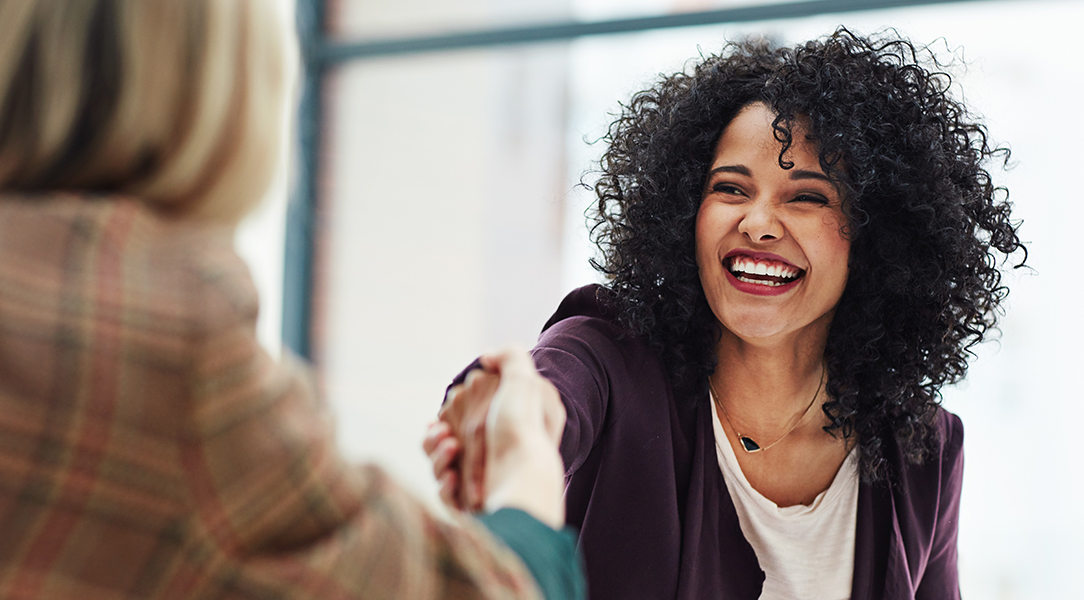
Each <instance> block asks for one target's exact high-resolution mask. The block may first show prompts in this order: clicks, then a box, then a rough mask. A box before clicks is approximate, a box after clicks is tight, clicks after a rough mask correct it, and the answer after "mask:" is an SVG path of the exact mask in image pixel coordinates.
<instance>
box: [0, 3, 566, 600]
mask: <svg viewBox="0 0 1084 600" xmlns="http://www.w3.org/2000/svg"><path fill="white" fill-rule="evenodd" d="M275 6H277V3H274V2H269V1H261V0H184V1H181V0H172V1H170V0H141V1H136V0H130V1H125V0H81V1H79V2H72V1H71V0H2V1H0V540H3V541H2V543H0V597H3V598H39V597H49V598H81V599H96V598H110V599H116V598H225V597H230V598H233V597H245V598H251V597H258V598H264V597H274V598H293V597H306V598H309V597H320V598H437V597H442V598H444V597H446V598H535V597H538V596H539V592H540V591H542V592H544V593H545V594H546V595H547V596H549V597H558V596H562V595H563V594H568V595H570V596H574V595H575V594H576V593H582V583H581V582H580V581H579V580H578V579H577V578H578V576H579V575H578V571H577V569H578V567H577V566H576V562H575V556H574V549H573V542H572V540H571V539H570V537H569V534H568V533H567V532H562V531H559V528H560V526H561V525H562V523H563V518H564V515H563V506H562V503H561V487H562V477H561V466H560V458H559V456H558V455H557V451H556V442H555V439H554V434H553V433H551V432H552V431H554V430H555V428H556V431H559V430H560V427H561V424H562V423H563V413H562V412H561V407H560V402H559V400H557V398H556V393H555V391H554V390H553V389H552V388H547V387H545V386H538V385H537V384H536V383H532V382H534V381H535V380H533V379H531V378H530V376H531V375H532V374H533V373H534V371H533V369H534V367H533V365H532V364H531V363H530V361H529V360H528V359H527V358H526V357H525V355H523V354H516V353H505V354H503V355H500V356H495V357H492V358H490V359H489V362H488V363H487V367H488V368H489V370H490V371H491V372H492V373H491V374H490V375H488V376H484V377H474V378H473V379H472V382H471V384H470V385H468V386H467V388H466V391H467V392H471V393H473V389H474V387H477V386H480V385H483V384H485V385H489V386H492V385H495V384H496V382H497V380H498V377H499V381H500V387H499V388H498V391H497V397H498V398H499V399H500V398H503V399H504V400H500V401H499V402H498V403H497V404H496V405H495V406H497V408H496V409H495V410H493V411H491V413H490V415H489V418H490V423H491V425H492V427H493V431H492V432H490V433H489V434H488V435H490V437H491V439H492V441H493V443H492V444H491V445H490V447H491V448H493V451H492V452H490V454H489V455H487V460H492V461H493V464H494V465H497V468H496V469H494V471H495V475H494V476H493V477H491V478H490V479H488V480H487V482H486V488H487V489H486V492H487V494H488V504H487V508H488V509H489V512H490V513H492V514H489V515H488V516H486V517H484V518H483V519H484V520H485V522H486V524H487V525H488V526H489V527H490V529H492V530H493V531H494V532H496V533H497V534H498V535H499V536H501V537H503V538H504V539H505V540H506V541H508V543H509V545H511V546H513V547H514V548H516V549H517V552H519V553H520V554H522V555H523V558H524V561H523V562H521V561H520V560H518V559H517V558H516V556H515V555H514V554H513V553H512V552H509V551H508V549H507V548H506V547H503V546H502V545H500V544H498V543H496V542H495V541H494V539H493V537H492V536H490V535H489V533H487V532H486V530H485V528H483V527H481V526H479V525H478V524H477V523H476V522H468V520H467V519H461V518H458V517H455V520H456V521H457V522H455V523H448V522H445V521H442V520H438V519H435V518H434V517H433V516H431V515H429V514H428V513H427V512H426V511H425V510H424V509H423V508H422V507H421V506H420V505H419V503H418V502H416V501H415V500H413V499H412V498H410V497H409V496H408V495H406V494H404V493H403V492H402V491H400V490H399V488H397V487H396V485H395V484H394V483H393V482H392V481H391V480H390V479H389V478H388V477H387V476H386V475H385V474H384V473H383V472H381V471H380V470H379V469H377V468H375V467H361V468H357V467H352V466H350V465H347V464H345V463H344V462H343V461H342V460H341V459H340V457H339V456H338V455H337V454H336V451H335V447H334V442H333V440H332V438H331V428H330V422H329V420H328V417H327V413H326V409H325V408H324V407H323V406H322V404H321V403H320V402H319V401H318V400H317V399H316V396H315V395H314V393H313V389H312V386H311V385H310V383H309V378H308V375H307V373H306V371H305V369H304V368H303V367H302V366H300V365H298V364H295V363H293V362H291V361H289V360H287V361H286V362H285V364H278V363H276V362H274V361H273V360H272V359H271V358H269V357H268V355H267V354H266V353H264V351H263V350H261V348H260V346H259V345H258V344H257V342H256V338H255V328H254V326H255V319H256V312H257V298H256V294H255V289H254V287H253V285H252V282H251V280H250V278H249V275H248V272H247V270H246V268H245V265H244V264H243V263H242V261H241V260H240V259H239V258H238V256H237V255H236V254H235V253H234V251H233V249H232V228H233V225H234V224H235V223H236V221H237V220H238V218H239V217H241V216H242V215H244V214H245V212H246V211H247V210H248V209H249V208H250V207H251V206H252V205H253V204H254V203H255V202H256V201H257V200H258V199H259V198H260V197H261V196H262V195H263V194H264V191H265V188H266V187H267V184H268V181H269V179H270V176H271V172H272V169H273V167H274V165H275V162H276V158H277V153H278V152H279V148H280V141H281V140H280V135H281V132H280V123H281V120H282V119H281V116H282V115H283V111H284V110H285V99H286V97H287V89H288V87H289V82H290V79H291V63H292V62H293V61H292V57H291V56H290V51H291V49H292V45H291V42H290V39H289V36H287V35H286V33H285V32H286V29H285V25H284V22H283V20H282V15H280V14H279V13H278V12H277V9H276V8H275ZM515 509H522V510H515ZM532 548H534V549H535V550H534V551H533V552H532V550H531V549H532ZM539 548H540V549H542V551H538V550H537V549H539ZM524 562H526V563H527V566H528V567H529V568H530V569H531V570H533V572H534V573H535V574H536V575H537V576H538V577H537V579H538V583H539V584H540V585H536V582H535V579H536V578H532V577H531V575H530V574H529V571H528V570H527V569H525V568H524ZM577 585H579V586H580V590H581V591H580V592H577V590H576V586H577Z"/></svg>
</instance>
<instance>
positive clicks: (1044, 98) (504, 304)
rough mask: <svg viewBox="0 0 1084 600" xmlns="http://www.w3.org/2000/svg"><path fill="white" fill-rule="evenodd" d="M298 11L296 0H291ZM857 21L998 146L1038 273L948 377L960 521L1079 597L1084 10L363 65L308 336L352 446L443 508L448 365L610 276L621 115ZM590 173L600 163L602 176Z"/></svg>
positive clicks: (251, 243)
mask: <svg viewBox="0 0 1084 600" xmlns="http://www.w3.org/2000/svg"><path fill="white" fill-rule="evenodd" d="M282 1H283V2H287V1H288V0H282ZM753 3H754V2H723V1H714V2H713V1H711V0H635V1H632V0H457V1H456V2H447V1H442V0H339V1H337V2H329V15H330V19H331V28H332V36H333V37H336V38H339V39H355V38H369V37H388V36H396V35H405V34H417V33H419V32H434V31H446V30H460V29H476V28H481V27H490V26H497V25H502V24H509V23H524V22H528V23H532V22H551V21H561V20H569V19H584V20H597V19H608V18H618V17H626V16H633V15H648V14H664V13H668V12H673V11H678V10H702V9H710V8H722V7H726V6H733V5H738V4H753ZM840 24H844V25H846V26H847V27H849V28H851V29H853V30H856V31H858V32H864V33H870V32H874V31H877V30H880V29H883V28H885V27H894V28H896V29H897V30H899V31H900V32H901V33H903V34H905V35H906V36H908V37H910V38H911V39H912V40H914V41H916V42H920V43H924V44H931V45H932V46H933V47H934V48H935V49H936V50H937V52H938V54H939V55H941V56H942V57H944V58H948V57H950V56H952V55H955V56H956V57H957V58H958V59H959V60H958V61H957V62H958V67H957V68H955V69H954V70H953V71H952V72H953V73H954V75H955V76H956V81H957V82H958V84H959V86H958V87H957V88H956V90H955V91H956V93H957V94H959V95H962V96H963V97H964V98H965V99H966V101H967V102H968V104H969V105H970V106H972V107H973V108H974V109H975V110H976V112H977V113H979V114H981V115H982V116H983V117H984V118H985V121H986V123H987V124H988V126H989V128H990V131H991V133H992V134H993V137H994V140H995V141H996V142H1000V143H1004V144H1007V145H1009V146H1010V147H1011V148H1012V150H1013V158H1012V168H1011V169H1010V170H1008V171H995V177H996V180H997V182H998V183H1000V184H1002V185H1005V186H1007V187H1008V188H1009V189H1010V191H1011V200H1012V202H1013V203H1014V205H1015V214H1016V216H1017V217H1018V218H1020V219H1022V220H1023V221H1024V225H1023V229H1022V236H1023V238H1024V239H1025V240H1026V241H1028V242H1029V250H1030V256H1029V259H1028V263H1029V265H1030V267H1031V268H1030V269H1021V270H1016V271H1013V270H1011V269H1010V270H1008V271H1007V273H1006V278H1007V279H1006V280H1007V282H1009V284H1010V285H1011V288H1012V293H1011V294H1010V297H1009V302H1008V312H1007V314H1006V316H1005V318H1004V320H1003V321H1002V328H1001V329H1002V332H1001V335H1000V336H999V339H998V340H996V341H992V342H988V343H985V344H983V345H982V346H980V347H979V348H978V349H977V355H978V356H977V358H976V360H975V361H973V364H972V368H971V371H970V375H969V377H968V379H967V381H966V382H964V383H963V384H961V385H959V386H956V387H954V388H951V389H946V390H944V397H945V405H946V406H947V407H948V408H949V409H950V410H952V411H954V412H956V413H958V414H960V416H961V417H962V418H963V419H964V423H965V426H966V431H967V442H966V451H967V471H966V477H965V488H964V505H963V509H962V523H961V532H960V556H961V572H962V578H963V584H962V585H963V592H964V595H965V596H967V597H969V598H992V599H1005V600H1007V599H1020V598H1028V599H1032V598H1036V599H1037V598H1076V597H1079V594H1080V592H1079V590H1081V589H1084V570H1082V569H1080V565H1084V511H1082V510H1081V509H1080V508H1079V499H1080V498H1081V497H1082V496H1084V469H1082V468H1081V467H1080V462H1081V459H1082V458H1084V449H1082V446H1081V443H1082V442H1081V441H1080V436H1081V434H1080V429H1081V424H1082V423H1084V402H1082V400H1084V393H1082V392H1081V391H1080V386H1079V384H1078V383H1077V381H1076V375H1077V370H1078V369H1080V368H1081V365H1082V364H1084V320H1082V319H1081V316H1080V312H1081V310H1080V309H1081V307H1082V305H1084V302H1082V300H1081V298H1082V296H1084V283H1082V280H1081V278H1080V277H1079V276H1077V275H1074V273H1075V271H1076V269H1077V268H1078V267H1076V265H1075V255H1076V254H1079V253H1080V252H1079V251H1078V250H1077V248H1076V247H1075V243H1074V242H1073V241H1072V240H1073V239H1079V238H1077V235H1078V234H1076V233H1074V231H1075V229H1076V227H1080V226H1084V200H1082V199H1081V193H1080V190H1081V189H1082V188H1084V184H1082V183H1081V176H1080V174H1079V173H1077V171H1078V170H1079V169H1080V166H1079V165H1078V162H1079V161H1078V158H1077V157H1078V156H1079V154H1080V153H1079V150H1078V148H1079V146H1080V144H1081V141H1082V140H1084V124H1082V122H1081V118H1080V111H1079V107H1080V105H1081V98H1082V97H1084V62H1082V59H1081V58H1080V55H1081V50H1080V48H1079V44H1080V42H1079V35H1078V31H1079V29H1080V27H1081V26H1082V25H1084V2H1081V1H1073V0H1043V1H1036V0H1000V1H986V2H965V3H960V4H946V5H942V6H927V7H916V8H909V9H894V10H879V11H868V12H862V13H850V14H845V15H837V16H830V17H818V18H806V19H795V20H786V21H773V22H759V23H751V24H743V25H741V26H711V27H697V28H684V29H674V30H668V31H656V32H649V33H639V34H626V35H615V36H600V37H594V38H587V39H582V40H578V41H574V42H570V43H550V44H540V45H529V46H520V47H508V48H494V49H487V50H464V51H452V52H442V53H432V54H419V55H410V56H403V57H398V58H385V59H373V60H365V61H357V62H353V63H347V64H345V65H343V66H341V67H339V68H337V69H335V70H333V71H332V72H331V75H330V77H329V78H328V83H327V88H326V91H327V104H326V113H325V114H326V121H325V123H324V132H325V138H324V144H323V152H322V161H323V163H322V166H321V168H322V172H321V185H322V188H321V198H320V201H321V211H320V224H321V227H322V228H321V232H322V234H321V239H320V244H321V262H320V264H319V265H318V267H317V268H318V271H319V273H320V278H319V283H320V285H321V286H322V287H321V289H320V290H318V293H317V298H318V299H319V300H320V301H319V303H318V304H317V306H316V311H317V315H316V321H317V323H318V324H319V327H318V331H317V338H316V344H315V347H314V354H315V359H316V362H317V367H318V369H319V371H320V373H321V376H322V378H323V381H324V384H325V386H326V391H327V394H328V396H329V399H330V400H331V402H332V403H333V405H334V407H335V409H336V411H337V413H338V416H339V435H340V443H341V446H342V448H343V450H344V452H346V453H347V454H348V455H349V456H351V457H353V458H356V459H359V460H375V461H377V462H380V463H382V464H383V465H385V466H386V467H387V468H388V469H390V470H391V471H393V472H394V473H395V474H396V475H397V476H398V477H399V478H400V479H402V480H403V481H404V482H405V483H406V485H407V486H409V487H411V488H412V489H414V490H415V491H416V492H417V493H418V494H420V495H422V496H424V497H425V498H427V499H429V500H430V501H435V489H436V486H435V484H434V483H433V482H432V478H431V475H430V472H429V469H428V465H427V463H426V461H425V458H424V455H423V454H422V452H421V450H420V442H421V437H422V435H423V432H424V429H425V426H426V424H427V423H428V422H429V421H430V420H432V418H433V416H434V415H435V413H436V410H437V407H438V406H439V403H440V400H441V397H442V395H443V390H444V387H445V385H446V384H447V382H448V381H449V380H450V378H451V377H452V376H453V375H455V374H456V373H457V372H458V371H459V369H461V368H462V367H464V366H465V365H466V364H467V363H468V362H469V361H470V360H471V359H472V358H473V357H474V356H476V355H477V354H478V353H479V352H481V351H483V350H485V349H489V348H494V347H497V346H501V345H505V344H508V343H518V344H520V345H523V346H530V345H531V344H532V343H533V340H534V338H535V336H536V334H537V332H538V330H539V329H540V327H541V325H542V324H543V323H544V321H545V320H546V318H547V317H548V316H549V314H550V313H551V312H552V310H553V309H554V308H556V305H557V303H558V302H559V300H560V298H561V297H562V296H563V295H564V294H565V293H566V292H567V291H568V290H570V289H572V288H573V287H575V286H578V285H582V284H584V283H589V282H592V281H596V280H597V277H596V275H595V274H594V272H593V271H591V269H590V267H589V266H588V264H587V259H588V257H589V256H590V255H591V252H592V249H591V247H590V245H589V244H588V243H587V236H586V228H585V225H584V222H585V221H584V216H583V212H584V209H585V208H586V207H587V206H588V205H589V204H590V202H591V198H590V196H589V194H587V193H586V192H584V191H583V190H582V189H579V188H577V187H576V185H575V184H576V182H577V181H579V180H580V178H581V176H582V175H583V174H584V173H585V172H587V171H589V170H590V169H591V167H592V161H593V160H594V159H596V158H597V156H598V154H599V153H600V151H601V148H600V146H599V145H598V144H594V145H591V144H588V143H587V142H588V141H591V140H595V139H598V138H599V137H600V135H601V134H602V133H603V132H604V131H605V129H606V126H607V124H608V123H609V120H610V113H613V112H614V111H615V110H617V107H618V103H619V102H621V101H624V100H627V99H628V98H629V96H630V95H631V94H632V93H634V92H635V91H636V90H639V89H641V88H643V87H645V86H647V85H650V84H651V83H652V82H653V81H654V80H655V79H656V78H657V76H658V74H660V73H669V72H672V71H675V70H680V69H682V68H683V67H684V65H685V64H686V63H687V61H688V60H689V59H692V58H694V57H696V56H698V55H700V54H701V53H713V52H716V51H718V50H719V49H720V48H721V47H722V45H723V43H724V41H725V40H728V39H737V38H739V37H743V36H745V35H749V34H757V35H766V36H770V37H771V38H773V39H775V40H778V41H779V42H781V43H786V44H790V43H796V42H799V41H803V40H806V39H809V38H812V37H817V36H820V35H822V34H825V33H828V32H830V31H832V30H833V29H835V27H836V26H838V25H840ZM287 173H288V169H287V168H286V167H285V165H284V168H283V175H282V176H281V177H280V180H279V182H278V184H277V186H276V189H275V190H274V191H273V193H272V194H271V195H270V197H269V200H268V202H266V203H265V205H264V206H263V207H262V208H261V210H260V211H259V212H257V213H256V214H255V215H253V217H252V218H250V220H249V221H247V222H246V223H245V225H244V226H243V227H242V229H241V231H239V233H238V248H239V250H240V251H241V253H242V254H243V255H244V256H245V257H246V259H247V260H248V261H249V262H250V264H251V266H252V270H253V275H254V277H255V278H256V281H257V285H258V286H259V287H260V288H261V291H262V298H263V305H262V307H263V312H262V316H261V322H260V336H261V340H262V341H264V343H265V344H266V345H267V346H268V348H269V349H270V350H271V351H272V352H278V351H279V348H280V342H279V336H280V333H279V332H280V323H281V310H282V309H281V297H282V291H281V285H282V275H281V272H282V232H283V228H284V207H285V195H286V192H285V190H286V188H287V183H286V181H287V178H288V177H287ZM589 180H590V177H588V181H589Z"/></svg>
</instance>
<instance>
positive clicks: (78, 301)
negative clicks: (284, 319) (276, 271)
mask: <svg viewBox="0 0 1084 600" xmlns="http://www.w3.org/2000/svg"><path fill="white" fill-rule="evenodd" d="M0 215H2V218H0V233H2V235H0V251H3V253H4V255H5V258H6V260H7V261H8V269H7V273H6V276H5V280H8V281H21V282H25V284H26V285H30V286H39V287H41V292H42V294H43V295H44V296H51V297H54V298H56V299H58V300H59V298H60V296H61V295H63V298H64V302H67V303H68V304H70V305H73V306H74V305H80V306H83V305H86V306H98V307H104V308H106V309H107V310H108V311H112V312H119V313H120V314H122V315H123V317H124V318H123V323H124V324H125V325H126V326H128V327H133V328H146V329H148V330H166V329H168V330H169V331H173V332H179V331H180V330H188V329H191V328H192V327H197V328H199V327H201V326H202V325H204V324H207V323H208V322H213V321H221V320H222V319H226V318H237V317H238V316H241V317H242V318H248V316H249V315H251V316H252V318H254V316H255V312H256V309H257V300H256V289H255V286H254V284H253V283H252V280H251V277H250V276H249V273H248V268H247V266H246V265H245V263H244V261H242V260H241V258H240V257H239V256H238V255H237V254H236V253H235V252H234V250H233V237H232V228H230V227H228V226H224V225H218V224H212V223H199V222H192V221H189V220H185V219H176V218H170V217H167V216H164V215H161V214H158V213H156V212H155V211H153V210H151V209H149V208H148V207H147V206H146V205H145V204H144V203H142V202H140V201H138V200H135V199H132V198H126V197H93V196H79V195H74V194H53V195H50V196H43V197H24V196H15V195H6V196H5V197H4V198H3V199H2V201H0ZM20 274H22V275H20ZM58 309H59V308H58ZM86 314H99V313H98V312H97V311H90V312H88V313H86Z"/></svg>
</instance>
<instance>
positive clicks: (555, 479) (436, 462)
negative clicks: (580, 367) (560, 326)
mask: <svg viewBox="0 0 1084 600" xmlns="http://www.w3.org/2000/svg"><path fill="white" fill-rule="evenodd" d="M481 364H482V367H483V369H480V370H476V371H473V372H471V373H470V374H469V375H468V376H467V379H466V381H465V382H464V383H463V384H462V385H460V386H456V387H453V388H452V389H451V390H450V391H449V397H448V400H447V402H445V407H444V409H443V410H442V411H441V415H440V419H441V421H440V422H438V423H435V424H434V425H432V426H431V427H430V429H429V433H428V435H427V436H426V439H425V442H424V444H423V447H424V448H425V451H426V453H427V454H429V458H430V460H431V461H432V463H433V472H434V474H435V475H436V476H437V479H438V480H439V481H440V482H441V497H442V498H443V499H444V501H445V502H448V503H449V504H451V505H452V506H456V507H458V508H462V509H467V510H478V509H480V508H482V507H483V506H484V508H485V509H486V510H490V511H492V510H496V509H498V508H502V507H514V508H519V509H522V510H524V511H526V512H528V513H530V514H532V515H533V516H534V517H535V518H537V519H539V520H540V521H542V522H544V523H546V524H548V525H551V526H553V527H559V526H561V525H562V524H563V523H564V501H563V499H562V496H563V492H564V464H563V462H562V460H561V457H560V454H559V453H558V452H557V447H558V445H559V444H560V440H561V435H562V433H563V431H564V423H565V409H564V405H563V404H562V403H561V398H560V395H559V394H558V393H557V390H556V388H554V387H553V384H551V383H550V382H549V381H547V380H546V379H544V378H543V377H542V376H541V375H539V374H538V371H537V370H535V367H534V363H533V362H532V361H531V358H530V356H528V355H527V354H526V353H524V352H522V351H518V350H505V351H503V352H500V353H497V354H493V355H487V356H483V357H482V358H481Z"/></svg>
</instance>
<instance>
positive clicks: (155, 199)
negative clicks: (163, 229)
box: [0, 0, 289, 220]
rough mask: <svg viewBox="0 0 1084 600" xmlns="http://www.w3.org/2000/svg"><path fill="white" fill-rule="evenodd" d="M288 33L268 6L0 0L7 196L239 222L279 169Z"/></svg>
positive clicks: (2, 165)
mask: <svg viewBox="0 0 1084 600" xmlns="http://www.w3.org/2000/svg"><path fill="white" fill-rule="evenodd" d="M286 40H287V36H286V35H285V26H284V24H283V22H282V16H281V14H280V13H279V10H278V6H277V3H275V2H273V1H272V0H0V192H12V191H17V192H22V193H38V192H56V191H73V192H77V193H81V192H97V193H117V194H125V195H133V196H136V197H138V198H141V199H142V200H144V201H145V202H147V203H148V204H150V205H152V206H153V207H155V208H157V209H159V210H161V211H163V212H170V213H177V214H185V215H196V216H202V217H209V218H214V219H225V220H235V219H237V218H239V217H240V216H241V215H243V214H244V213H245V212H247V210H248V209H249V208H250V207H251V206H252V204H254V203H255V201H257V200H258V199H259V198H260V197H261V196H262V195H263V193H264V191H265V190H266V187H267V184H268V182H269V181H270V176H271V172H272V170H273V168H274V166H275V164H276V160H275V158H276V157H277V156H278V152H279V145H280V138H281V129H282V127H281V124H282V115H283V110H284V106H283V103H284V102H285V99H286V89H287V87H288V86H287V80H288V75H289V74H288V71H287V62H286V61H285V56H286V53H285V50H286V47H287V43H286Z"/></svg>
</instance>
